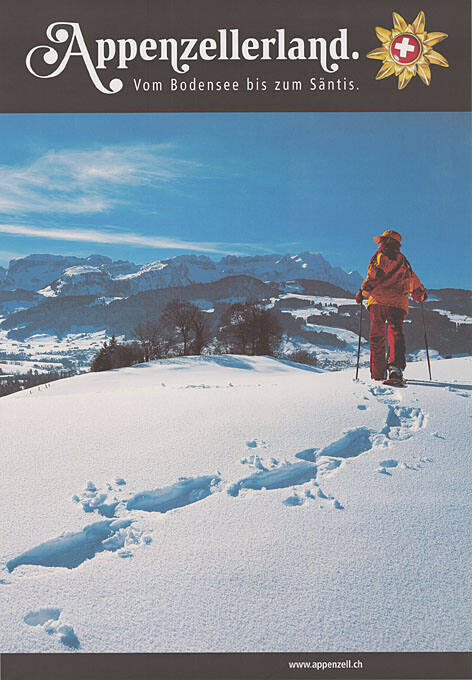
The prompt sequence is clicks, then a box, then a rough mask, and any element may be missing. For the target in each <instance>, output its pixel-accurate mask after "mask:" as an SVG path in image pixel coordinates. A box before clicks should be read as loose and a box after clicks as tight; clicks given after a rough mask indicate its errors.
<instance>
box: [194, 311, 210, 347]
mask: <svg viewBox="0 0 472 680" xmlns="http://www.w3.org/2000/svg"><path fill="white" fill-rule="evenodd" d="M192 328H193V333H194V339H193V342H192V353H193V354H201V353H202V350H203V348H204V347H205V345H206V344H207V342H208V340H209V337H208V316H207V315H206V314H205V313H204V312H202V310H201V309H198V307H195V310H194V314H193V318H192Z"/></svg>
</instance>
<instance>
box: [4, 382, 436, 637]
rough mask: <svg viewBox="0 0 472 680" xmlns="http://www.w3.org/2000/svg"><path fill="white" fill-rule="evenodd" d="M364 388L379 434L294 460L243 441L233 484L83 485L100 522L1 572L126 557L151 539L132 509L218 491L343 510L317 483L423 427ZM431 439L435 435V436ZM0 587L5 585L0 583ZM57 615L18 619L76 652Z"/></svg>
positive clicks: (351, 433) (157, 507)
mask: <svg viewBox="0 0 472 680" xmlns="http://www.w3.org/2000/svg"><path fill="white" fill-rule="evenodd" d="M369 391H370V393H371V394H372V396H374V397H375V398H377V399H379V400H380V401H382V402H383V403H385V404H386V406H387V409H388V412H387V418H386V421H385V425H384V427H383V428H382V430H381V431H380V432H375V431H373V430H371V429H369V428H367V427H364V426H361V427H357V428H354V429H352V430H348V431H347V432H345V433H344V434H343V435H342V436H341V437H340V438H339V439H337V440H335V441H333V442H331V443H330V444H328V445H327V446H325V447H324V448H321V449H319V448H310V449H305V450H303V451H299V452H298V453H296V454H295V459H296V460H295V461H289V460H284V461H279V460H278V459H276V458H274V457H271V456H266V455H264V454H266V453H267V449H268V444H267V443H266V442H265V441H263V440H257V439H254V440H251V441H247V442H246V448H247V455H246V457H244V458H241V460H240V463H241V464H242V465H244V466H245V467H246V468H248V473H249V474H247V475H246V476H244V477H242V478H240V479H238V480H237V481H234V482H231V483H226V482H224V481H223V479H222V478H221V475H220V473H218V474H216V475H202V476H200V477H181V478H179V479H178V481H177V482H175V483H174V484H171V485H170V486H166V487H162V488H156V489H152V490H150V491H142V492H139V493H135V494H130V493H127V492H126V487H127V484H126V481H125V480H124V479H123V478H121V477H116V478H115V479H114V480H113V482H108V483H107V484H106V485H105V487H104V488H103V489H98V488H97V487H96V486H95V484H93V482H88V483H87V485H86V487H85V488H84V490H83V491H82V492H81V493H80V494H77V495H75V496H73V498H72V500H73V501H74V502H75V503H77V504H78V505H80V506H81V507H82V509H83V511H84V512H85V513H93V514H96V515H99V516H101V517H102V518H105V519H101V520H99V521H96V522H93V523H91V524H88V525H87V526H85V527H84V528H83V529H82V530H81V531H78V532H69V533H63V534H61V535H60V536H58V537H57V538H53V539H51V540H49V541H46V542H44V543H41V544H40V545H38V546H35V547H34V548H31V549H30V550H27V551H26V552H24V553H22V554H21V555H18V556H17V557H15V558H13V559H11V560H9V561H8V562H7V563H6V569H7V570H8V572H10V573H11V572H13V571H14V570H15V569H16V568H17V567H19V566H21V565H39V566H44V567H65V568H67V569H74V568H76V567H78V566H79V565H80V564H82V563H83V562H85V561H86V560H89V559H92V558H93V557H95V555H97V554H98V553H101V552H115V553H117V555H118V556H119V557H120V558H123V559H125V558H130V557H132V556H133V548H134V547H135V546H137V545H139V544H144V545H146V544H150V543H151V542H152V535H151V532H150V531H149V530H147V529H146V528H143V526H142V515H138V514H136V512H135V511H143V512H158V513H161V514H165V513H167V512H169V511H170V510H174V509H176V508H182V507H185V506H188V505H191V504H193V503H196V502H198V501H201V500H203V499H204V498H207V497H208V496H210V495H212V494H214V493H216V492H221V491H225V492H226V493H227V494H228V495H229V496H231V497H235V498H236V497H238V496H243V495H244V494H245V493H247V492H248V491H249V490H252V491H270V490H273V489H284V488H287V489H290V494H289V495H288V496H287V497H286V498H285V499H284V500H283V501H282V503H283V504H284V505H285V506H287V507H298V506H302V505H304V504H306V503H312V504H313V503H315V505H316V507H320V508H326V507H331V508H333V509H336V510H343V509H344V508H343V505H342V504H341V503H340V502H339V500H337V499H336V498H334V496H331V495H329V494H326V493H325V492H324V491H323V490H322V488H321V487H320V483H319V480H320V479H322V478H323V477H324V476H326V475H328V474H330V473H332V472H333V471H335V470H336V469H337V468H339V467H340V466H341V465H342V464H343V461H345V460H347V459H352V458H356V457H358V456H360V455H361V454H363V453H366V452H367V451H370V450H372V449H374V448H375V449H377V448H379V449H381V448H387V447H388V446H389V445H390V443H391V442H398V441H403V440H406V439H409V438H410V437H413V436H414V435H415V434H416V433H417V432H418V431H419V430H420V429H421V428H422V427H424V424H425V416H424V414H423V412H422V411H421V409H420V408H411V407H405V406H400V405H398V402H397V400H396V398H395V393H394V391H393V390H391V389H390V388H387V387H380V386H376V387H372V388H370V390H369ZM359 406H364V405H363V404H360V405H359ZM433 436H438V437H440V436H441V435H439V434H438V433H437V432H436V433H433ZM429 462H432V461H431V459H430V458H422V459H420V461H419V462H418V464H416V465H409V464H406V463H402V462H399V461H397V460H396V459H393V458H389V459H385V460H381V461H379V463H378V464H379V468H378V470H377V472H379V473H381V474H384V475H387V476H391V475H392V472H393V471H394V470H396V469H408V470H419V469H420V468H421V467H422V464H424V463H429ZM2 582H3V583H7V581H5V580H4V579H2ZM60 614H61V610H60V609H53V608H45V609H40V610H38V611H36V612H30V613H29V614H27V615H26V616H25V618H24V621H25V623H27V624H28V625H30V626H41V627H42V628H43V629H44V630H45V631H46V632H47V633H48V634H50V635H55V636H57V637H58V639H59V640H60V642H61V643H62V644H63V645H65V646H66V647H69V648H71V649H78V648H79V646H80V643H79V640H78V638H77V636H76V635H75V633H74V630H73V629H72V628H71V626H68V625H67V624H65V623H62V622H60V621H59V619H60Z"/></svg>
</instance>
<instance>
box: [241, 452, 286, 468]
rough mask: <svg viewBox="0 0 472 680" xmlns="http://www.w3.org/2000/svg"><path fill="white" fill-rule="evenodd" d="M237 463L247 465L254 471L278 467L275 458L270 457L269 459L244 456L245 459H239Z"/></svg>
mask: <svg viewBox="0 0 472 680" xmlns="http://www.w3.org/2000/svg"><path fill="white" fill-rule="evenodd" d="M239 462H240V463H241V465H247V466H248V467H251V468H255V469H256V470H272V469H274V468H276V467H278V465H279V461H278V460H277V458H274V457H272V456H271V457H270V458H261V456H257V455H252V456H246V458H241V460H240V461H239Z"/></svg>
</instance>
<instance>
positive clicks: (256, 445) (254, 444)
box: [246, 439, 268, 449]
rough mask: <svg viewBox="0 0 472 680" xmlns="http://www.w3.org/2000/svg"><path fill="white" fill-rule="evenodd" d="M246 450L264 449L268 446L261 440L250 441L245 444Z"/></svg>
mask: <svg viewBox="0 0 472 680" xmlns="http://www.w3.org/2000/svg"><path fill="white" fill-rule="evenodd" d="M246 446H247V447H248V449H266V448H267V446H268V444H267V442H265V441H264V440H263V439H251V441H249V442H246Z"/></svg>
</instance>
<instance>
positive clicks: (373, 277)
mask: <svg viewBox="0 0 472 680" xmlns="http://www.w3.org/2000/svg"><path fill="white" fill-rule="evenodd" d="M417 289H419V290H420V291H421V292H424V290H425V289H424V286H423V284H422V283H421V281H420V280H419V278H418V277H417V275H416V274H415V272H414V271H413V269H412V268H411V265H410V263H409V262H408V260H407V259H406V257H405V256H404V255H403V253H401V252H400V251H399V250H397V251H396V252H393V253H392V252H391V253H389V254H387V253H386V252H385V251H384V250H382V249H381V248H379V249H378V250H377V252H376V253H375V254H374V255H373V257H372V258H371V260H370V263H369V268H368V270H367V276H366V278H365V279H364V281H363V282H362V286H361V290H362V293H363V295H364V297H366V298H368V300H367V307H369V306H370V305H375V304H379V305H389V306H390V307H400V309H403V310H404V312H405V314H407V313H408V295H411V293H413V291H416V290H417Z"/></svg>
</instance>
